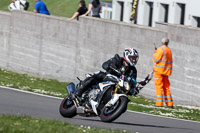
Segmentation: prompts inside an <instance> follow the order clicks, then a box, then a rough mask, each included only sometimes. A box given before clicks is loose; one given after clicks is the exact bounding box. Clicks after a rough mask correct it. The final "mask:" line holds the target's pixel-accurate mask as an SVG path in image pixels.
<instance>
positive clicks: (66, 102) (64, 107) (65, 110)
mask: <svg viewBox="0 0 200 133" xmlns="http://www.w3.org/2000/svg"><path fill="white" fill-rule="evenodd" d="M59 111H60V114H61V115H62V116H63V117H67V118H72V117H74V116H76V115H77V113H76V107H75V105H74V103H73V101H71V100H70V97H69V95H67V96H66V97H65V98H64V99H63V101H62V102H61V104H60V108H59Z"/></svg>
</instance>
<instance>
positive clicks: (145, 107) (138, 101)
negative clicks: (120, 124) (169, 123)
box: [128, 96, 200, 121]
mask: <svg viewBox="0 0 200 133" xmlns="http://www.w3.org/2000/svg"><path fill="white" fill-rule="evenodd" d="M129 98H130V99H131V102H130V103H129V105H128V109H129V110H132V111H138V112H143V113H148V114H154V115H161V116H166V117H173V118H180V119H186V120H194V121H200V107H190V108H189V107H187V106H180V105H179V106H178V105H177V106H174V109H170V108H167V107H155V103H154V101H153V100H150V99H145V98H143V97H141V96H138V97H129Z"/></svg>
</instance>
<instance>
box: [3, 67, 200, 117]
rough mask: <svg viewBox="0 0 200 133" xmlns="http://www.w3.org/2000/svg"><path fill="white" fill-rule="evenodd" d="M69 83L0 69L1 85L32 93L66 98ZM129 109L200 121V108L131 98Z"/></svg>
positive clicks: (139, 97)
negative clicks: (162, 105) (168, 105)
mask: <svg viewBox="0 0 200 133" xmlns="http://www.w3.org/2000/svg"><path fill="white" fill-rule="evenodd" d="M67 84H68V83H67V82H58V81H56V80H52V79H41V78H36V77H32V76H29V75H27V74H18V73H14V72H11V71H7V70H4V69H0V85H2V86H7V87H13V88H18V89H22V90H28V91H32V92H37V93H42V94H47V95H52V96H58V97H64V96H65V95H66V90H65V86H66V85H67ZM129 98H130V99H131V102H129V105H128V109H129V110H132V111H138V112H143V113H149V114H155V115H162V116H166V117H173V118H180V119H186V120H194V121H200V107H189V106H174V107H175V108H174V109H169V108H166V107H161V108H158V107H155V106H154V105H155V104H154V101H153V100H150V99H146V98H143V97H141V96H138V97H129Z"/></svg>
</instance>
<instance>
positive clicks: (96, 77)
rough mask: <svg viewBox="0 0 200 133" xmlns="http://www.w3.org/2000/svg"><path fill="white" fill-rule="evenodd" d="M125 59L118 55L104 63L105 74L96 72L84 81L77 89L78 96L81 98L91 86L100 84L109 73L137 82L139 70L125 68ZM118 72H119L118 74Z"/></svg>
mask: <svg viewBox="0 0 200 133" xmlns="http://www.w3.org/2000/svg"><path fill="white" fill-rule="evenodd" d="M124 61H125V60H124V59H123V58H121V57H120V56H119V55H118V54H116V55H115V56H114V57H113V58H111V59H109V60H108V61H106V62H104V63H103V65H102V67H103V69H104V70H106V73H105V72H102V71H99V72H95V73H94V74H93V75H91V77H87V78H86V79H85V80H84V81H82V82H81V83H80V84H79V86H78V87H77V92H76V95H78V96H81V95H82V93H83V92H84V91H85V90H86V89H87V88H88V87H90V86H91V85H94V84H97V83H100V82H102V81H103V80H104V78H105V77H106V74H107V73H110V74H112V75H115V76H117V77H119V76H121V75H122V74H123V75H125V76H126V77H128V78H127V79H128V80H129V81H130V80H132V78H133V79H134V80H135V82H136V78H137V70H136V68H135V66H125V65H124ZM115 70H117V71H118V72H116V71H115Z"/></svg>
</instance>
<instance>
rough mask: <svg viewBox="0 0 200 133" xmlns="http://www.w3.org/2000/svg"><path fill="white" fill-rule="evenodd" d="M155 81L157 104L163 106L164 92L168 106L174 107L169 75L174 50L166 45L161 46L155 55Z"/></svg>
mask: <svg viewBox="0 0 200 133" xmlns="http://www.w3.org/2000/svg"><path fill="white" fill-rule="evenodd" d="M153 61H154V62H155V65H154V82H155V87H156V95H157V100H156V106H163V92H164V98H165V103H166V106H169V107H172V106H173V100H172V96H171V92H170V88H169V86H170V82H169V79H168V76H170V75H171V73H172V62H173V60H172V52H171V49H170V48H169V47H167V46H165V45H163V46H161V47H159V48H158V49H157V50H156V51H155V53H154V55H153Z"/></svg>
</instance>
